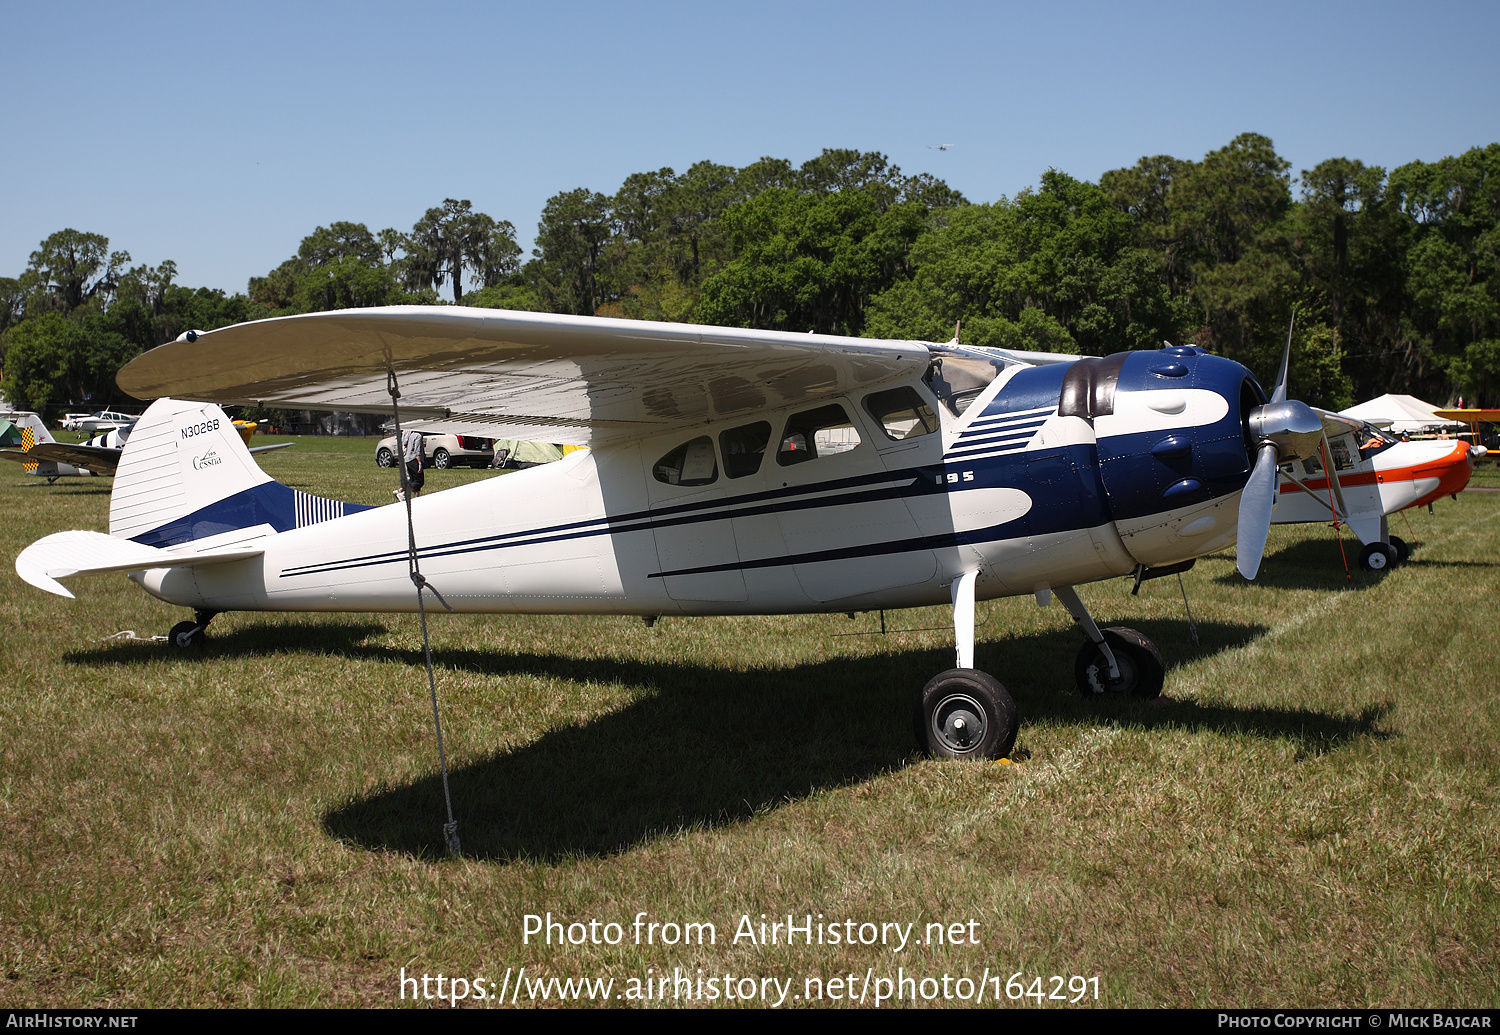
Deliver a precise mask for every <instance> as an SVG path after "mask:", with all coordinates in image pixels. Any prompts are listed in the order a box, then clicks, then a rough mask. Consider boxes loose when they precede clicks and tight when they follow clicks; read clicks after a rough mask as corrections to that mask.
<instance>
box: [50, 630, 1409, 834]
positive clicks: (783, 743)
mask: <svg viewBox="0 0 1500 1035" xmlns="http://www.w3.org/2000/svg"><path fill="white" fill-rule="evenodd" d="M904 617H906V616H903V615H894V616H888V619H890V618H894V619H896V620H897V621H899V620H900V619H901V618H904ZM838 621H840V622H842V620H841V619H840V620H838ZM891 627H892V628H895V627H896V622H894V621H893V622H892V623H891ZM1136 627H1137V628H1139V629H1140V631H1141V632H1143V633H1144V634H1145V635H1147V636H1148V637H1150V638H1151V639H1153V640H1154V641H1155V642H1157V643H1158V644H1159V645H1160V646H1161V647H1162V648H1163V652H1164V654H1165V655H1166V656H1167V657H1169V658H1173V659H1175V661H1176V662H1177V663H1178V664H1181V663H1189V662H1193V661H1197V660H1201V659H1203V658H1206V657H1211V656H1213V655H1215V654H1218V653H1220V652H1221V651H1225V650H1230V649H1233V648H1235V647H1240V646H1244V645H1246V644H1248V643H1250V642H1252V641H1253V640H1254V639H1255V638H1256V637H1257V636H1260V635H1262V634H1263V633H1264V632H1265V631H1266V629H1265V627H1264V626H1258V625H1244V624H1235V623H1225V622H1200V623H1199V625H1198V632H1199V639H1200V646H1199V647H1196V648H1195V647H1193V646H1192V645H1191V644H1189V643H1188V642H1187V638H1186V627H1185V626H1184V624H1183V623H1182V622H1180V621H1177V620H1168V619H1162V620H1157V621H1149V620H1148V621H1142V622H1138V623H1137V626H1136ZM386 632H387V628H386V626H384V625H383V624H381V623H379V622H352V623H345V622H329V623H327V624H316V623H313V624H305V625H304V624H282V623H279V622H272V623H266V624H264V625H250V626H246V627H243V628H239V629H236V630H233V631H228V630H225V631H223V632H221V633H220V635H218V636H216V637H215V638H214V639H213V640H212V641H210V644H209V645H208V646H207V647H206V648H205V649H204V650H203V651H202V652H201V653H186V654H183V653H178V652H173V654H172V655H170V656H171V657H172V658H173V660H174V662H177V663H182V664H213V663H214V662H215V660H216V659H224V658H228V657H236V656H264V655H266V654H269V653H281V654H295V653H299V652H306V653H315V654H321V655H328V654H334V655H338V656H343V657H347V658H350V659H351V660H378V661H383V662H388V663H389V662H397V663H404V664H406V665H408V666H410V668H411V670H412V678H413V679H414V680H416V681H418V682H421V681H422V679H421V676H420V674H419V673H420V672H421V669H422V667H423V657H422V652H421V651H420V650H413V649H408V648H404V647H393V646H389V645H386V644H382V643H380V642H378V641H375V642H371V641H372V640H373V638H375V637H379V636H381V635H384V634H385V633H386ZM981 632H990V633H991V635H993V636H994V637H995V638H994V639H993V640H981V641H980V642H979V644H978V649H977V656H976V659H975V662H976V665H977V667H979V668H981V669H984V670H986V671H990V672H998V673H1003V676H1004V678H1003V679H1002V682H1003V683H1004V684H1005V685H1006V687H1007V689H1009V690H1010V692H1011V693H1012V695H1013V696H1014V697H1015V698H1016V701H1017V705H1018V707H1019V708H1020V710H1021V713H1022V714H1023V715H1025V716H1027V721H1028V722H1053V723H1060V724H1064V725H1066V724H1078V725H1093V724H1096V723H1099V722H1101V721H1103V722H1111V723H1115V724H1118V725H1121V726H1126V727H1140V728H1148V729H1149V728H1152V727H1157V726H1170V727H1173V728H1179V729H1181V728H1188V729H1194V730H1202V731H1207V732H1218V733H1223V734H1227V735H1243V734H1247V733H1248V734H1251V735H1255V736H1261V737H1267V738H1289V739H1291V740H1293V741H1295V742H1297V743H1298V747H1299V750H1300V751H1302V752H1305V753H1308V754H1321V753H1323V752H1326V751H1328V750H1332V749H1334V748H1336V747H1338V746H1339V745H1341V744H1343V743H1346V742H1348V741H1350V740H1353V739H1355V738H1360V737H1382V736H1385V735H1386V734H1384V733H1383V732H1382V731H1381V729H1380V721H1381V719H1382V718H1383V716H1384V714H1385V711H1386V709H1384V708H1380V707H1371V708H1366V709H1364V710H1363V711H1361V712H1360V713H1359V714H1357V715H1347V714H1334V713H1329V712H1325V711H1317V710H1313V709H1307V708H1302V709H1289V708H1247V707H1231V706H1223V705H1211V706H1205V705H1199V704H1196V703H1194V702H1192V701H1187V700H1174V699H1173V698H1172V696H1171V694H1172V683H1171V674H1170V671H1169V673H1168V681H1167V688H1166V693H1165V695H1164V696H1163V697H1162V698H1160V699H1158V700H1154V701H1140V700H1135V699H1131V698H1125V699H1113V698H1096V697H1084V696H1081V695H1080V694H1079V693H1077V692H1076V691H1075V690H1073V689H1072V670H1073V659H1074V657H1075V655H1076V654H1077V652H1078V649H1079V647H1080V646H1081V645H1082V643H1083V642H1084V641H1083V636H1082V634H1081V633H1080V632H1079V631H1078V630H1077V629H1075V628H1064V629H1057V630H1053V631H1049V632H1044V633H1037V634H1033V635H1027V636H1007V635H1004V634H1003V631H1001V630H993V631H992V630H984V629H982V630H981ZM877 635H878V634H877ZM899 644H900V641H899V640H894V641H892V646H893V648H894V649H893V650H892V651H891V652H890V653H882V654H878V655H874V656H869V657H858V658H835V659H832V660H828V661H821V662H815V663H810V664H805V665H796V666H791V667H787V668H758V669H750V670H747V671H736V670H732V669H721V668H715V667H713V666H709V665H701V664H697V665H695V664H683V663H678V662H656V661H645V660H643V661H637V660H630V659H588V658H576V657H570V656H568V655H566V654H562V653H558V654H546V653H517V652H509V651H506V650H504V649H503V648H501V647H497V648H495V649H493V650H486V649H479V648H463V649H459V650H453V649H442V650H439V651H437V652H435V655H434V660H435V661H436V662H437V663H438V665H439V666H440V668H442V669H452V670H460V671H465V672H471V673H475V674H478V675H484V676H493V677H497V678H504V677H514V676H531V677H542V678H552V679H560V680H566V681H570V682H576V683H594V684H600V683H606V684H608V683H615V684H621V685H626V686H635V687H644V688H647V689H646V692H645V693H644V694H643V695H642V696H641V697H639V698H638V699H637V700H635V701H634V702H632V703H630V704H628V705H626V706H625V707H623V708H621V709H619V710H617V711H613V712H607V713H602V714H598V715H596V716H594V717H592V718H590V719H588V720H587V721H584V722H582V723H579V724H577V725H571V726H565V727H559V728H554V729H551V730H549V731H548V732H546V733H544V734H542V735H541V736H540V737H538V738H537V739H536V740H534V741H532V742H531V743H528V744H525V745H522V746H520V747H517V748H514V749H509V750H503V751H496V752H494V753H492V754H490V755H488V756H487V757H484V758H482V759H480V760H478V761H475V762H472V763H470V764H468V765H464V766H460V767H458V768H456V769H454V770H453V771H452V773H451V788H452V794H453V808H454V813H455V815H456V816H457V818H458V820H459V825H460V835H461V837H462V839H463V844H464V852H465V855H467V856H468V857H470V858H476V859H489V860H510V859H518V858H527V859H534V860H540V861H557V860H562V859H566V858H570V857H575V856H579V855H592V856H608V855H614V854H618V853H620V852H624V851H628V850H629V849H631V848H633V847H635V846H637V845H640V844H642V843H643V842H646V841H649V840H651V839H653V838H656V837H661V836H668V835H670V834H672V833H674V832H676V831H680V830H691V829H696V828H701V827H713V826H719V825H723V824H732V823H739V822H743V821H745V820H747V819H750V818H752V817H753V816H755V815H757V814H759V813H762V812H765V811H767V810H769V809H773V808H776V807H777V806H779V805H781V804H783V803H785V802H788V801H795V800H798V799H801V798H804V797H807V796H809V795H812V794H816V793H818V792H819V791H823V790H828V789H832V788H836V787H843V786H848V785H852V784H857V783H861V782H863V781H866V780H868V779H870V778H871V777H873V776H876V775H878V774H880V773H882V772H889V771H892V770H895V769H899V768H901V767H903V766H905V765H908V764H910V762H911V761H912V759H913V758H914V757H915V748H914V740H913V733H912V719H913V710H914V704H915V696H916V690H917V688H919V687H920V686H921V685H922V684H923V683H925V682H926V680H927V679H928V678H930V676H931V674H932V673H933V672H935V671H938V670H940V669H941V668H942V667H943V666H945V665H951V664H952V661H953V654H952V650H951V649H950V648H927V649H923V648H902V647H901V646H899ZM165 649H166V648H165V647H164V646H163V645H162V644H160V643H126V644H120V645H113V646H109V647H103V648H97V649H90V650H87V651H79V652H75V653H73V654H71V655H69V660H70V661H72V662H74V663H77V664H85V665H97V666H112V665H132V664H139V663H141V662H144V661H148V660H149V661H156V660H160V659H161V657H162V653H163V651H164V650H165ZM1170 667H1171V663H1169V669H1170ZM438 694H439V700H440V703H441V704H442V708H443V719H444V723H445V728H446V729H448V730H450V731H451V730H453V729H454V728H455V727H461V726H462V724H463V722H464V710H463V703H462V702H461V701H457V700H454V699H452V698H448V699H446V700H444V699H443V688H442V679H441V675H440V676H439V683H438ZM450 736H451V732H450ZM1025 739H1026V735H1025V727H1024V726H1023V727H1022V734H1021V743H1022V745H1023V746H1024V744H1025ZM1036 761H1038V762H1040V761H1042V760H1041V759H1037V760H1036ZM964 764H978V763H964ZM444 815H445V809H444V805H443V789H442V782H441V777H440V776H439V775H437V774H436V773H434V774H433V775H430V776H427V777H423V778H421V779H418V780H414V781H410V782H407V783H403V784H399V785H396V786H388V787H385V788H382V789H380V790H377V791H375V792H372V793H369V794H365V795H361V796H359V797H356V798H354V799H352V800H351V801H349V802H347V803H345V804H344V805H342V806H340V807H338V808H336V809H333V810H331V811H330V812H328V813H327V814H326V815H325V816H324V826H325V828H326V829H327V830H328V832H329V833H330V834H331V835H333V836H335V837H337V838H339V839H341V840H343V841H345V842H347V843H349V844H351V845H356V846H359V847H362V848H367V849H371V850H377V851H397V852H403V853H407V854H412V855H418V856H425V857H437V856H440V855H442V854H443V851H444V848H443V843H442V836H441V829H440V828H441V817H443V816H444Z"/></svg>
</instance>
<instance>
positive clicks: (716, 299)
mask: <svg viewBox="0 0 1500 1035" xmlns="http://www.w3.org/2000/svg"><path fill="white" fill-rule="evenodd" d="M722 218H723V224H724V230H725V234H726V235H727V237H728V239H729V242H730V247H731V249H732V250H733V252H734V256H735V257H734V258H733V259H732V260H730V261H729V262H728V263H726V264H725V266H724V268H723V269H721V270H720V271H719V272H718V273H715V274H714V275H713V276H711V277H709V278H708V280H706V281H705V282H704V285H703V297H702V299H701V301H700V302H699V305H698V312H697V317H698V319H699V320H701V321H703V322H705V323H721V324H729V325H733V326H740V327H762V328H767V329H774V330H795V331H807V330H815V331H819V332H821V333H827V334H858V333H860V331H861V330H862V329H863V327H864V309H865V304H866V303H867V302H868V301H869V299H870V297H871V296H872V295H874V294H876V293H878V292H880V291H883V290H885V289H887V288H888V287H890V286H891V284H893V283H894V282H895V281H896V280H897V279H899V278H900V277H901V276H903V275H905V274H906V273H907V272H908V267H907V255H908V252H909V251H910V248H911V245H912V242H913V241H915V240H916V238H917V237H918V235H919V234H920V232H921V230H922V228H923V227H924V226H925V224H926V218H927V211H926V209H924V208H923V207H922V206H921V205H918V204H916V203H899V204H895V205H892V206H890V207H889V208H887V209H885V210H884V211H882V210H881V207H880V202H879V200H878V199H877V197H876V196H875V194H873V193H872V192H869V191H864V190H859V189H852V190H838V191H834V192H832V193H827V194H806V193H799V192H796V191H791V190H786V189H784V188H779V189H773V190H768V191H764V192H763V193H761V194H758V195H757V196H755V197H754V198H751V199H750V200H749V201H746V202H742V203H741V204H739V205H736V206H733V207H731V208H729V209H728V210H726V211H725V213H724V215H723V217H722Z"/></svg>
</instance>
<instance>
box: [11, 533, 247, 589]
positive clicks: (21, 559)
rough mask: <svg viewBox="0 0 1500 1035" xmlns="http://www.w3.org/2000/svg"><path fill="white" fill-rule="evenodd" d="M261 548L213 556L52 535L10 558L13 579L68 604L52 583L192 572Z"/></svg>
mask: <svg viewBox="0 0 1500 1035" xmlns="http://www.w3.org/2000/svg"><path fill="white" fill-rule="evenodd" d="M264 552H265V549H264V548H263V547H258V546H252V547H245V546H234V547H226V548H221V549H215V550H203V551H194V550H192V549H186V550H161V549H158V548H156V547H154V546H144V545H142V544H141V543H133V542H131V541H130V540H128V539H120V538H118V537H116V536H111V535H105V534H104V533H103V532H82V531H74V532H57V533H55V534H53V535H49V536H46V537H44V538H42V539H38V540H37V541H36V542H34V543H32V544H31V545H30V546H28V547H27V548H26V549H24V550H22V551H21V553H20V556H18V557H17V558H16V574H17V575H19V576H21V578H22V579H24V580H25V581H26V582H29V583H30V584H31V585H33V586H35V587H36V588H37V589H44V590H46V591H47V592H48V593H56V594H57V595H58V596H60V597H68V598H69V599H72V597H73V594H72V593H70V592H68V590H67V589H66V588H65V587H64V586H63V585H62V583H60V582H58V581H57V580H58V579H62V578H67V577H68V576H69V575H78V574H80V573H83V574H92V573H95V572H106V571H137V570H140V569H145V568H180V567H188V568H195V567H198V566H199V565H204V564H223V563H225V562H227V561H242V560H245V559H246V558H249V557H258V556H260V555H261V554H262V553H264Z"/></svg>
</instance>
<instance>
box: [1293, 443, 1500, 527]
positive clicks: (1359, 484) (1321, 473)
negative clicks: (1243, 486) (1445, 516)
mask: <svg viewBox="0 0 1500 1035" xmlns="http://www.w3.org/2000/svg"><path fill="white" fill-rule="evenodd" d="M1372 443H1373V444H1372ZM1329 446H1330V449H1331V457H1330V460H1331V462H1332V464H1333V466H1334V470H1335V471H1336V472H1337V474H1338V488H1339V492H1340V493H1341V494H1342V496H1343V499H1344V502H1345V505H1346V506H1347V509H1348V514H1349V519H1350V524H1351V526H1352V527H1353V528H1354V529H1355V531H1356V533H1357V534H1358V535H1359V536H1360V538H1361V539H1362V540H1364V541H1365V542H1371V541H1374V540H1375V539H1378V538H1379V534H1378V529H1377V527H1376V525H1375V524H1374V523H1375V522H1378V520H1379V518H1381V517H1382V516H1385V515H1389V514H1394V513H1396V512H1397V511H1401V510H1406V509H1409V508H1411V507H1418V506H1422V505H1424V504H1427V503H1431V502H1433V501H1435V500H1438V499H1441V498H1442V497H1444V496H1451V495H1454V494H1456V493H1459V492H1462V491H1463V490H1464V488H1466V487H1467V486H1468V484H1469V477H1470V475H1472V474H1473V471H1474V461H1473V451H1472V450H1471V449H1470V447H1469V444H1468V443H1467V442H1464V441H1462V440H1458V439H1425V440H1417V441H1411V442H1401V441H1397V440H1395V439H1394V438H1393V437H1389V436H1386V435H1383V434H1381V433H1377V432H1375V430H1374V429H1369V432H1368V433H1365V434H1354V433H1351V434H1346V435H1340V436H1337V437H1334V438H1333V439H1331V440H1330V441H1329ZM1292 476H1295V478H1296V481H1294V480H1293V477H1292ZM1299 482H1300V484H1298V483H1299ZM1332 493H1333V490H1332V487H1331V486H1330V485H1329V479H1328V474H1327V471H1326V470H1325V469H1324V464H1323V461H1322V459H1321V458H1319V457H1313V458H1309V459H1307V460H1302V461H1298V462H1297V463H1295V464H1293V465H1292V466H1291V467H1290V468H1289V469H1288V470H1287V471H1285V472H1283V474H1282V477H1281V483H1280V491H1279V497H1280V498H1279V500H1278V501H1277V505H1276V511H1275V514H1274V517H1273V520H1274V521H1276V522H1277V523H1282V524H1286V523H1295V522H1326V521H1331V520H1332V511H1333V504H1334V501H1333V499H1332Z"/></svg>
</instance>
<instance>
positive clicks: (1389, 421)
mask: <svg viewBox="0 0 1500 1035" xmlns="http://www.w3.org/2000/svg"><path fill="white" fill-rule="evenodd" d="M1437 409H1438V408H1437V407H1436V406H1433V405H1432V404H1431V403H1425V402H1423V401H1422V400H1421V399H1418V398H1417V397H1416V396H1415V395H1389V394H1387V395H1382V396H1380V397H1379V398H1378V399H1371V400H1370V401H1369V402H1362V403H1360V404H1359V405H1358V406H1351V407H1349V408H1348V409H1347V410H1340V411H1339V414H1340V415H1341V416H1344V417H1354V418H1357V419H1359V420H1363V421H1369V422H1370V423H1371V424H1375V425H1378V426H1379V427H1382V428H1383V427H1386V426H1387V425H1389V427H1390V429H1391V430H1392V431H1394V432H1396V433H1398V434H1399V433H1400V432H1403V431H1421V430H1422V429H1424V428H1461V427H1464V425H1463V423H1462V422H1460V421H1456V420H1444V419H1443V418H1441V417H1439V416H1438V415H1437Z"/></svg>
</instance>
